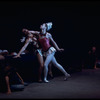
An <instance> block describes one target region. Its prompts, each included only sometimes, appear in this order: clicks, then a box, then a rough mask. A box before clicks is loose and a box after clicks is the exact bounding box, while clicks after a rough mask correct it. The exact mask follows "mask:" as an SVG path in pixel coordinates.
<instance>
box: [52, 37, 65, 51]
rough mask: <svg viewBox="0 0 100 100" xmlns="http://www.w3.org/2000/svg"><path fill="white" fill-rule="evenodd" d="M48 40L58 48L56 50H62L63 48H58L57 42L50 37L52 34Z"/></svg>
mask: <svg viewBox="0 0 100 100" xmlns="http://www.w3.org/2000/svg"><path fill="white" fill-rule="evenodd" d="M50 41H51V42H52V44H53V45H54V47H55V48H56V49H57V50H58V51H64V49H63V48H59V47H58V45H57V43H56V42H55V41H54V39H53V38H52V36H51V37H50Z"/></svg>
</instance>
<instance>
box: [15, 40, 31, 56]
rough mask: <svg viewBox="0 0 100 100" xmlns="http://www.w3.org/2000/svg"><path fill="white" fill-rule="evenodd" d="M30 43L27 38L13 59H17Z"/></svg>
mask: <svg viewBox="0 0 100 100" xmlns="http://www.w3.org/2000/svg"><path fill="white" fill-rule="evenodd" d="M30 42H31V39H30V38H28V39H27V40H26V42H25V44H24V46H23V47H22V48H21V50H20V51H19V53H18V54H17V55H16V56H15V57H14V58H17V57H20V54H21V53H22V52H23V51H24V50H25V49H26V48H27V46H28V44H29V43H30Z"/></svg>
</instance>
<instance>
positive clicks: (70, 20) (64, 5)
mask: <svg viewBox="0 0 100 100" xmlns="http://www.w3.org/2000/svg"><path fill="white" fill-rule="evenodd" d="M44 22H53V28H52V29H51V30H50V33H51V34H52V36H53V38H54V40H55V41H56V42H57V44H58V46H59V47H62V48H64V49H65V51H64V52H63V53H57V54H58V55H57V56H59V57H58V58H57V59H58V60H60V62H61V63H63V64H64V65H66V64H73V65H74V63H75V62H76V63H77V64H79V65H80V62H81V59H83V57H84V55H85V54H86V53H87V52H88V50H89V49H91V47H92V46H96V47H97V50H98V52H99V51H100V45H99V43H100V39H99V38H100V37H99V33H100V2H99V1H70V0H69V1H43V0H42V1H41V0H40V1H37V0H36V1H0V49H7V50H8V51H9V52H12V51H16V52H18V51H19V50H20V48H21V47H22V43H21V42H20V39H21V37H22V31H21V30H22V28H28V29H30V30H38V31H40V29H39V28H40V24H42V23H44Z"/></svg>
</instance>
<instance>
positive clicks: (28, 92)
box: [0, 68, 100, 99]
mask: <svg viewBox="0 0 100 100" xmlns="http://www.w3.org/2000/svg"><path fill="white" fill-rule="evenodd" d="M63 78H64V76H58V77H54V78H53V79H52V80H50V82H49V83H37V82H34V83H31V84H29V85H28V86H26V87H25V89H24V90H23V91H18V92H12V94H10V95H7V94H3V93H0V98H3V99H8V98H9V99H68V98H69V99H100V68H97V69H83V70H82V72H76V73H72V74H71V78H69V79H68V80H67V81H63Z"/></svg>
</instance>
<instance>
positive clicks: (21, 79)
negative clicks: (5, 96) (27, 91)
mask: <svg viewBox="0 0 100 100" xmlns="http://www.w3.org/2000/svg"><path fill="white" fill-rule="evenodd" d="M16 74H17V76H18V77H19V78H20V80H21V82H22V84H24V80H23V79H22V77H21V76H20V75H19V73H18V72H16Z"/></svg>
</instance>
